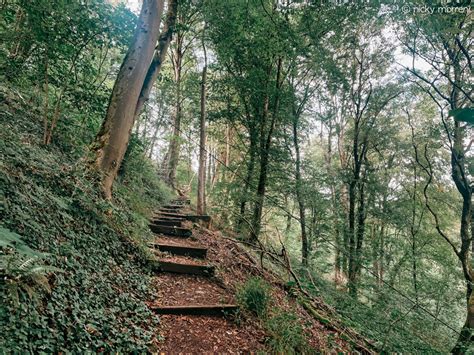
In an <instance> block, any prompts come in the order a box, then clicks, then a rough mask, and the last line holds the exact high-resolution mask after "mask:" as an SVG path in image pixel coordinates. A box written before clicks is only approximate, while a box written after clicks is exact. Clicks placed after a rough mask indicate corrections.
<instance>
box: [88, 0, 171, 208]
mask: <svg viewBox="0 0 474 355" xmlns="http://www.w3.org/2000/svg"><path fill="white" fill-rule="evenodd" d="M162 12H163V0H144V1H143V5H142V9H141V13H140V17H139V19H138V24H137V28H136V30H135V35H134V37H133V40H132V43H131V45H130V47H129V49H128V52H127V55H126V56H125V59H124V61H123V63H122V66H121V67H120V71H119V74H118V76H117V79H116V80H115V84H114V88H113V90H112V95H111V97H110V101H109V107H108V109H107V114H106V117H105V120H104V121H103V123H102V127H101V128H100V131H99V133H98V134H97V137H96V139H95V142H94V143H93V145H92V147H91V150H92V151H93V152H94V153H95V165H96V166H97V168H98V169H99V170H100V171H101V173H102V174H103V176H102V189H103V192H104V195H105V197H106V198H108V199H110V198H111V197H112V184H113V182H114V180H115V177H116V176H117V172H118V169H119V168H120V164H121V163H122V160H123V156H124V154H125V151H126V149H127V145H128V140H129V138H130V132H131V130H132V127H133V123H134V119H135V108H136V104H137V100H138V96H139V94H140V90H141V88H142V86H143V82H144V80H145V76H146V73H147V70H148V67H149V65H150V62H151V59H152V57H153V51H154V49H155V44H156V41H157V39H158V33H159V26H160V19H161V15H162Z"/></svg>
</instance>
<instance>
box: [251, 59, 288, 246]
mask: <svg viewBox="0 0 474 355" xmlns="http://www.w3.org/2000/svg"><path fill="white" fill-rule="evenodd" d="M281 66H282V59H281V58H279V59H278V64H277V73H276V93H275V103H274V107H273V113H272V119H271V121H270V125H269V128H268V132H267V133H265V126H266V121H267V117H268V106H269V96H268V94H267V95H266V96H265V99H264V104H263V117H262V123H261V125H260V127H261V128H260V175H259V179H258V186H257V199H256V202H255V209H254V214H253V221H252V227H253V228H252V231H251V233H250V239H252V240H256V239H258V236H259V235H260V229H261V222H262V211H263V201H264V199H265V189H266V184H267V173H268V162H269V158H270V146H271V143H272V139H273V130H274V128H275V124H276V120H277V116H278V108H279V107H278V106H279V102H280V88H281V83H280V77H281Z"/></svg>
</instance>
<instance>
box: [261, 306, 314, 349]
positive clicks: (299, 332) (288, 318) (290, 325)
mask: <svg viewBox="0 0 474 355" xmlns="http://www.w3.org/2000/svg"><path fill="white" fill-rule="evenodd" d="M266 329H267V331H268V332H269V334H270V338H269V340H268V345H269V346H270V348H271V350H272V353H276V354H301V353H305V352H306V351H308V350H309V347H308V343H307V340H306V337H305V332H304V329H303V327H302V325H301V324H300V322H299V320H298V316H297V315H296V314H294V313H291V312H281V313H277V314H276V315H274V316H273V317H271V318H269V319H268V320H267V321H266Z"/></svg>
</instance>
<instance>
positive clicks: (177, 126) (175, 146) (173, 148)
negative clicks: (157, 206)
mask: <svg viewBox="0 0 474 355" xmlns="http://www.w3.org/2000/svg"><path fill="white" fill-rule="evenodd" d="M182 65H183V36H182V34H181V33H178V34H177V38H176V51H175V53H174V63H173V67H174V78H175V82H176V102H175V112H174V117H173V136H172V137H171V142H170V148H169V152H170V154H169V165H168V183H169V184H170V186H172V187H173V188H175V189H176V188H177V186H176V170H177V168H178V161H179V151H180V136H181V72H182V69H183V68H182Z"/></svg>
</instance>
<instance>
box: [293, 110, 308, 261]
mask: <svg viewBox="0 0 474 355" xmlns="http://www.w3.org/2000/svg"><path fill="white" fill-rule="evenodd" d="M293 114H294V115H295V118H294V120H293V144H294V146H295V153H296V162H295V179H296V199H297V200H298V207H299V213H300V226H301V263H302V264H303V265H304V266H308V254H309V253H308V250H309V247H308V236H307V234H306V214H305V203H304V197H303V191H302V188H303V186H302V181H301V156H300V145H299V141H298V117H296V114H297V113H296V112H294V113H293Z"/></svg>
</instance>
